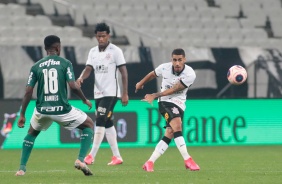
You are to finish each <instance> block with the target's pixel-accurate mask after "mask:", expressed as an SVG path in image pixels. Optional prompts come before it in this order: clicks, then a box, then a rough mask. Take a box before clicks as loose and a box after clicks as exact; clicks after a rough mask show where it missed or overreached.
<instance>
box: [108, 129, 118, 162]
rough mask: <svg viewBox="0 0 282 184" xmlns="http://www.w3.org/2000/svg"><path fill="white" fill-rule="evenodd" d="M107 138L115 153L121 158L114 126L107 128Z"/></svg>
mask: <svg viewBox="0 0 282 184" xmlns="http://www.w3.org/2000/svg"><path fill="white" fill-rule="evenodd" d="M106 138H107V140H108V143H109V145H110V146H111V149H112V152H113V155H114V156H116V157H118V158H121V156H120V153H119V149H118V144H117V131H116V129H115V127H114V126H112V127H110V128H106Z"/></svg>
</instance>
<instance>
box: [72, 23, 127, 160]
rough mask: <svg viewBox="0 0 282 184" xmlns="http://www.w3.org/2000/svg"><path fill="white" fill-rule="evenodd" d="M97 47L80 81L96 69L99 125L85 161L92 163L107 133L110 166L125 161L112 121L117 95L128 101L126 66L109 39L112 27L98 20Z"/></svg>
mask: <svg viewBox="0 0 282 184" xmlns="http://www.w3.org/2000/svg"><path fill="white" fill-rule="evenodd" d="M95 35H96V39H97V41H98V46H95V47H93V48H92V49H91V50H90V52H89V55H88V59H87V61H86V66H85V68H84V70H83V71H82V73H81V75H80V77H79V78H78V79H77V83H78V84H79V85H81V84H82V83H83V81H84V80H85V79H87V78H88V77H89V75H90V73H91V72H92V70H94V76H95V84H94V99H95V102H96V112H95V113H96V127H95V134H94V139H93V145H92V149H91V151H90V153H89V155H87V157H86V158H85V159H84V162H85V163H86V164H93V163H94V159H95V156H96V154H97V152H98V149H99V147H100V145H101V142H102V140H103V138H104V136H105V134H106V138H107V141H108V143H109V144H110V147H111V150H112V153H113V156H112V160H111V161H110V162H109V163H108V165H119V164H122V162H123V159H122V157H121V155H120V152H119V149H118V144H117V133H116V129H115V127H114V124H113V118H112V117H113V110H114V107H115V105H116V103H117V100H118V98H120V97H121V102H122V105H123V106H126V105H127V103H128V92H127V85H128V79H127V69H126V62H125V59H124V56H123V52H122V50H121V49H120V48H119V47H117V46H116V45H114V44H112V43H110V42H109V38H110V28H109V26H108V25H107V24H105V23H98V24H97V25H96V27H95ZM117 69H118V70H119V72H120V73H121V76H122V94H121V91H120V90H121V89H120V86H119V84H118V72H117Z"/></svg>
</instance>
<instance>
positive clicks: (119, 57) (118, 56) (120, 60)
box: [115, 48, 126, 66]
mask: <svg viewBox="0 0 282 184" xmlns="http://www.w3.org/2000/svg"><path fill="white" fill-rule="evenodd" d="M115 61H116V64H117V66H120V65H124V64H126V62H125V59H124V55H123V52H122V50H121V49H120V48H118V49H116V54H115Z"/></svg>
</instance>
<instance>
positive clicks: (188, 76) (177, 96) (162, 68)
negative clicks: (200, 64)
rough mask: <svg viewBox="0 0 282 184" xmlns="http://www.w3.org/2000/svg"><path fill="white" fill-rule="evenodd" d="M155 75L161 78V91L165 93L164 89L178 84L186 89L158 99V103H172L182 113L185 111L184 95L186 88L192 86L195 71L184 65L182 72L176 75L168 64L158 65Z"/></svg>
mask: <svg viewBox="0 0 282 184" xmlns="http://www.w3.org/2000/svg"><path fill="white" fill-rule="evenodd" d="M155 74H156V75H157V76H162V87H161V91H165V90H166V89H169V88H171V87H172V86H173V85H175V84H176V83H178V82H181V83H182V84H183V85H184V86H185V87H186V88H185V89H183V90H181V91H178V92H175V93H173V94H171V95H167V96H162V97H160V98H159V101H161V102H170V103H174V104H175V105H177V106H178V107H180V108H181V109H182V110H183V111H185V108H186V105H185V102H186V93H187V91H188V88H189V87H190V86H191V85H192V84H193V82H194V80H195V79H196V74H195V71H194V70H193V69H192V68H191V67H190V66H188V65H184V68H183V70H182V71H181V72H180V73H178V74H177V73H175V72H174V70H173V66H172V63H171V62H169V63H164V64H161V65H159V66H158V67H157V68H156V69H155Z"/></svg>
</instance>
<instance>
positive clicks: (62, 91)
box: [27, 55, 75, 115]
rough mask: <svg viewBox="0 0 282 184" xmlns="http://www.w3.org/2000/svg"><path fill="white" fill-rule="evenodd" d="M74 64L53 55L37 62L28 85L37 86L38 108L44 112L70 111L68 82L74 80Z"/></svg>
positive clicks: (32, 69)
mask: <svg viewBox="0 0 282 184" xmlns="http://www.w3.org/2000/svg"><path fill="white" fill-rule="evenodd" d="M74 80H75V76H74V72H73V67H72V64H71V62H70V61H69V60H67V59H64V58H62V57H59V56H56V55H51V56H47V57H44V58H42V59H41V60H39V61H38V62H36V63H35V64H34V65H33V66H32V68H31V70H30V74H29V78H28V81H27V86H32V87H34V86H35V84H36V83H38V86H37V101H36V109H37V111H38V112H40V113H42V114H54V115H58V114H65V113H68V112H70V110H71V105H70V104H69V103H68V96H67V82H68V81H74Z"/></svg>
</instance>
